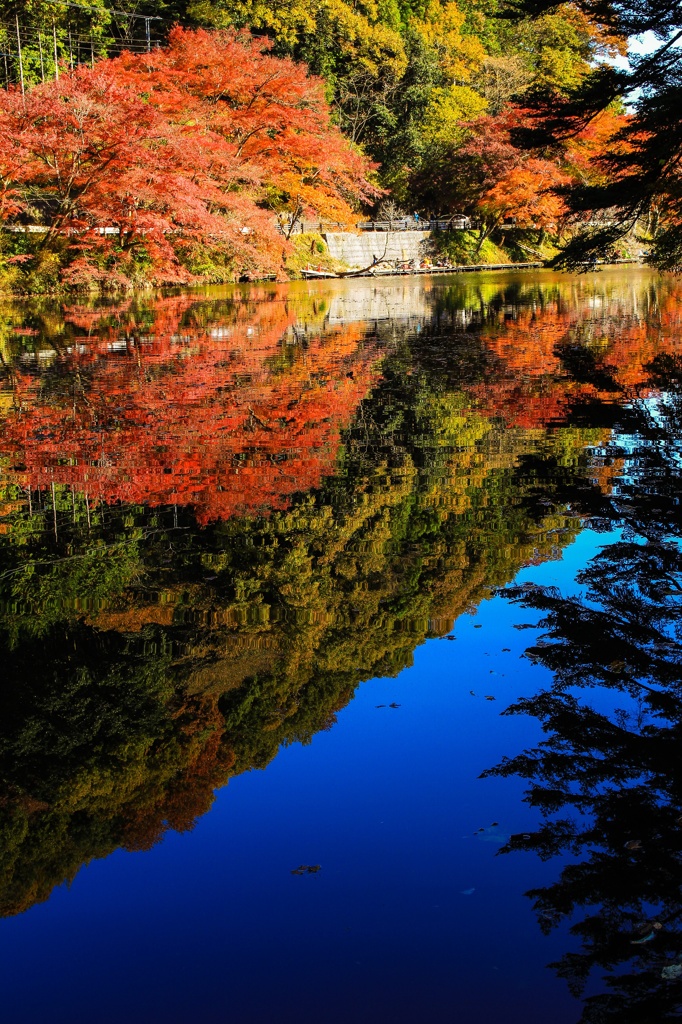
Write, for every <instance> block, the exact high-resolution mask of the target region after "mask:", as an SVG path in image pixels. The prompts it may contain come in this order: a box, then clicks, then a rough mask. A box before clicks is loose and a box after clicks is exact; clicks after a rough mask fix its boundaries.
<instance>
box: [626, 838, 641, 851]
mask: <svg viewBox="0 0 682 1024" xmlns="http://www.w3.org/2000/svg"><path fill="white" fill-rule="evenodd" d="M625 849H626V850H641V849H642V840H641V839H631V840H630V841H629V842H627V843H626V844H625Z"/></svg>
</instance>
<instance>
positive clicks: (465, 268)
mask: <svg viewBox="0 0 682 1024" xmlns="http://www.w3.org/2000/svg"><path fill="white" fill-rule="evenodd" d="M622 266H640V267H646V266H647V264H646V263H642V261H641V260H637V259H620V260H609V261H606V260H605V261H603V262H599V261H597V263H596V264H592V263H585V264H584V269H585V270H594V271H597V270H606V269H608V268H609V267H622ZM555 269H556V268H553V267H551V266H550V265H549V263H548V262H542V261H540V260H537V261H535V262H528V263H476V264H461V265H458V266H453V267H446V266H437V265H436V266H431V267H419V268H413V267H411V268H404V269H401V268H387V269H382V268H381V267H372V268H367V269H365V270H359V271H348V272H345V273H336V274H335V273H333V272H331V271H317V270H314V269H312V268H311V269H310V270H302V271H300V272H299V275H298V276H297V277H292V278H287V279H286V280H283V281H277V280H276V278H274V277H273V276H271V275H270V276H267V277H256V278H253V279H252V280H249V281H245V280H237V281H195V282H191V283H187V284H184V285H179V284H147V285H138V286H136V287H133V288H125V289H116V290H102V289H83V288H64V289H59V290H57V291H31V292H12V291H0V301H21V300H29V299H52V300H55V301H59V300H72V299H76V298H78V297H81V298H83V299H86V298H93V299H111V300H112V301H114V300H117V299H121V298H123V297H125V296H131V295H145V294H148V293H151V292H162V291H163V292H172V291H177V290H180V291H193V290H194V289H195V288H224V287H244V285H247V286H248V285H258V284H295V283H296V282H298V281H349V282H350V281H353V280H356V279H358V278H382V279H383V278H391V277H433V276H441V277H442V276H446V275H448V274H450V275H455V274H467V273H469V274H480V273H485V272H486V271H492V272H496V273H504V272H511V271H517V270H520V271H526V270H555ZM557 272H558V273H575V272H579V271H563V270H558V271H557Z"/></svg>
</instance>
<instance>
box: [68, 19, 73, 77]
mask: <svg viewBox="0 0 682 1024" xmlns="http://www.w3.org/2000/svg"><path fill="white" fill-rule="evenodd" d="M69 63H70V64H71V70H72V71H73V46H72V45H71V26H70V25H69Z"/></svg>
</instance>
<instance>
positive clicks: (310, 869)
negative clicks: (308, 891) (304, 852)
mask: <svg viewBox="0 0 682 1024" xmlns="http://www.w3.org/2000/svg"><path fill="white" fill-rule="evenodd" d="M321 867H322V865H321V864H299V865H298V867H297V868H292V870H291V874H292V875H316V874H317V872H318V871H319V870H320V868H321Z"/></svg>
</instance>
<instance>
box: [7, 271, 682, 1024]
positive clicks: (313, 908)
mask: <svg viewBox="0 0 682 1024" xmlns="http://www.w3.org/2000/svg"><path fill="white" fill-rule="evenodd" d="M0 346H1V349H0V353H1V356H2V367H1V376H0V406H1V416H2V430H1V432H0V488H1V492H0V643H1V645H2V663H3V671H2V685H1V686H0V914H1V916H2V920H1V921H0V952H1V962H2V968H1V970H0V977H1V979H2V988H1V992H2V994H1V996H0V1005H1V1006H2V1010H3V1015H4V1019H6V1020H7V1021H12V1022H13V1024H34V1022H44V1021H49V1022H50V1024H67V1022H68V1024H93V1022H97V1024H114V1022H116V1024H118V1022H119V1021H126V1022H128V1024H143V1022H144V1024H157V1022H159V1024H187V1022H195V1021H196V1022H200V1024H223V1022H231V1024H232V1022H234V1024H270V1022H273V1021H277V1022H281V1024H289V1022H291V1024H294V1022H296V1024H342V1022H343V1024H347V1022H354V1024H364V1022H372V1024H408V1022H409V1024H414V1022H416V1021H425V1022H429V1024H452V1022H457V1021H462V1022H465V1021H466V1022H468V1021H473V1020H479V1021H482V1022H484V1024H487V1022H497V1021H504V1022H505V1024H546V1022H547V1021H548V1020H551V1021H552V1022H553V1024H578V1022H585V1024H588V1022H589V1024H597V1022H600V1024H604V1022H607V1024H610V1022H613V1024H616V1022H618V1024H660V1022H663V1021H668V1020H678V1019H679V1018H680V1015H681V1013H682V896H681V893H680V878H682V773H681V771H680V763H681V762H680V749H682V601H681V598H682V549H681V547H680V535H681V529H680V518H681V514H682V505H681V504H680V496H681V488H680V483H681V475H682V282H680V281H678V280H676V279H675V278H672V277H659V276H658V275H656V274H654V273H652V272H649V271H648V270H643V269H636V268H627V269H622V268H621V269H610V270H605V271H603V272H601V273H597V274H595V273H589V274H584V275H579V276H569V275H559V274H553V273H551V272H549V271H538V272H524V273H521V272H519V273H517V274H495V273H488V274H465V275H459V276H452V277H438V278H421V277H420V278H415V279H412V278H386V279H381V280H372V279H357V280H353V281H318V282H299V283H292V284H289V285H277V284H265V285H249V286H247V285H244V286H234V287H224V288H219V289H205V290H193V291H191V292H177V293H163V294H161V293H160V294H159V295H156V296H138V297H132V298H122V299H120V300H118V301H114V300H112V301H109V302H107V301H104V300H87V299H83V300H82V301H81V302H77V301H75V300H74V301H73V302H71V303H69V304H62V305H60V304H59V303H57V302H55V301H53V300H47V299H40V300H38V299H36V300H31V301H28V300H27V301H26V302H24V303H19V302H17V303H12V302H9V301H7V302H5V303H4V304H0Z"/></svg>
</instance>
